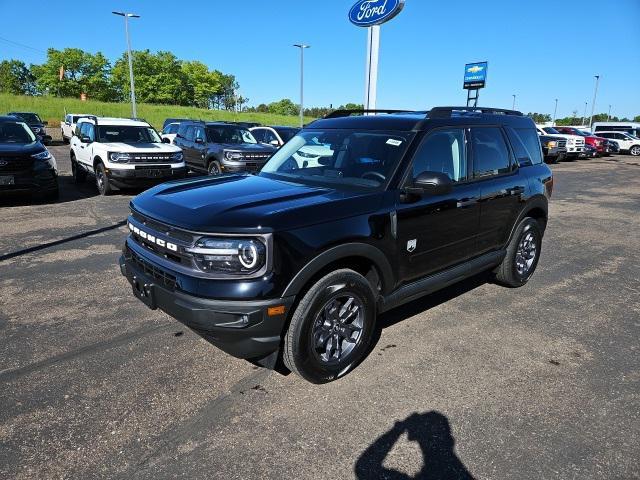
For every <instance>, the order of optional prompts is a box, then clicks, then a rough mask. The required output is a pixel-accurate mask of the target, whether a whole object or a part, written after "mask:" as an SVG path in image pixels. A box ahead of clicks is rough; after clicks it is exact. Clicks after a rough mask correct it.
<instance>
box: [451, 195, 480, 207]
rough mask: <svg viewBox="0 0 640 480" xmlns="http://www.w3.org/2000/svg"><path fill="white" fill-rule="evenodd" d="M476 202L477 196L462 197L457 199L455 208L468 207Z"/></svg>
mask: <svg viewBox="0 0 640 480" xmlns="http://www.w3.org/2000/svg"><path fill="white" fill-rule="evenodd" d="M476 203H478V198H477V197H470V198H463V199H461V200H458V201H457V202H456V207H457V208H467V207H470V206H472V205H474V204H476Z"/></svg>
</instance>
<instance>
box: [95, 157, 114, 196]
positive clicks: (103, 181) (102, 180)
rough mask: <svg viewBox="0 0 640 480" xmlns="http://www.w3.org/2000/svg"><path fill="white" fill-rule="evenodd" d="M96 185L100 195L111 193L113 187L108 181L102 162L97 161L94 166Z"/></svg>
mask: <svg viewBox="0 0 640 480" xmlns="http://www.w3.org/2000/svg"><path fill="white" fill-rule="evenodd" d="M96 186H97V187H98V192H100V195H103V196H106V195H111V193H112V192H113V189H112V188H111V184H110V183H109V177H107V171H106V169H105V168H104V165H103V164H102V163H99V164H98V166H97V167H96Z"/></svg>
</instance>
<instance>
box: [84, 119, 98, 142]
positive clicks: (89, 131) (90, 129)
mask: <svg viewBox="0 0 640 480" xmlns="http://www.w3.org/2000/svg"><path fill="white" fill-rule="evenodd" d="M85 125H86V126H87V133H86V135H87V137H89V138H90V139H91V141H92V142H93V141H94V140H95V139H96V137H95V132H94V130H95V129H94V127H93V123H85Z"/></svg>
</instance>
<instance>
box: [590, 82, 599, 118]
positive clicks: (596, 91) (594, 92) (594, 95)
mask: <svg viewBox="0 0 640 480" xmlns="http://www.w3.org/2000/svg"><path fill="white" fill-rule="evenodd" d="M594 77H595V79H596V88H595V89H594V90H593V102H591V117H589V130H591V124H592V123H593V113H594V112H595V110H596V97H597V96H598V83H600V75H594Z"/></svg>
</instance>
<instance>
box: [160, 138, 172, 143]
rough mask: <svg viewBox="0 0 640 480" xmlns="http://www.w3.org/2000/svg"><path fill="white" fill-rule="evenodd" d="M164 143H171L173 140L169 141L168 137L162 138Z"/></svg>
mask: <svg viewBox="0 0 640 480" xmlns="http://www.w3.org/2000/svg"><path fill="white" fill-rule="evenodd" d="M162 143H171V140H169V139H168V138H167V137H162Z"/></svg>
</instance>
